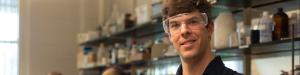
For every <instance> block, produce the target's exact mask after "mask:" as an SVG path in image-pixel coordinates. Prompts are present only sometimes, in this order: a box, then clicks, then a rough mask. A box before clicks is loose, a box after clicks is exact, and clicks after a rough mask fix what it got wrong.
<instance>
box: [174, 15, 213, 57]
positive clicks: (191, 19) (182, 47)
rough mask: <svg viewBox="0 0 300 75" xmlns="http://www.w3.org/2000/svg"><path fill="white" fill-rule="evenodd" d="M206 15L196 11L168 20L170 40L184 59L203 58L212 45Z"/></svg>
mask: <svg viewBox="0 0 300 75" xmlns="http://www.w3.org/2000/svg"><path fill="white" fill-rule="evenodd" d="M205 19H206V20H207V17H206V15H205V16H203V15H201V13H199V12H197V11H195V12H191V13H187V14H186V15H182V16H176V17H173V18H172V17H171V19H168V28H169V39H170V41H171V42H172V43H173V46H174V47H175V48H176V50H177V52H179V55H180V56H181V57H182V58H195V57H199V56H201V55H202V54H203V53H204V51H205V50H207V48H208V46H209V45H208V44H210V43H209V42H210V39H209V38H210V35H211V33H210V30H208V29H207V28H206V25H207V21H206V23H205Z"/></svg>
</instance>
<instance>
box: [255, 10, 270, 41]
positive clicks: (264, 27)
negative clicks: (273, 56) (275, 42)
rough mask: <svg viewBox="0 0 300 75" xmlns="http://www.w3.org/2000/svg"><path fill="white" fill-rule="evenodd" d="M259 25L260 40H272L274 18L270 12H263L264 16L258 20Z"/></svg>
mask: <svg viewBox="0 0 300 75" xmlns="http://www.w3.org/2000/svg"><path fill="white" fill-rule="evenodd" d="M258 26H259V30H260V33H259V36H260V37H259V42H260V43H264V42H270V41H272V28H273V26H274V22H273V20H272V19H271V18H270V17H269V13H268V12H263V15H262V18H261V19H259V21H258Z"/></svg>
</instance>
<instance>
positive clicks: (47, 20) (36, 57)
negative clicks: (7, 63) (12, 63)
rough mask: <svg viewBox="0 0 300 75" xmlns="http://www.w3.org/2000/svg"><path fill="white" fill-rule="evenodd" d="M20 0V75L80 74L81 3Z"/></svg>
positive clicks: (62, 0) (71, 0)
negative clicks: (78, 39)
mask: <svg viewBox="0 0 300 75" xmlns="http://www.w3.org/2000/svg"><path fill="white" fill-rule="evenodd" d="M20 1H21V2H20V4H21V5H20V12H21V15H20V16H21V19H20V33H21V34H20V75H46V74H47V73H48V72H50V71H60V72H62V73H63V75H78V73H77V71H78V70H77V69H76V54H77V50H78V49H77V46H78V45H77V44H76V34H77V33H78V32H79V25H80V16H79V7H80V4H79V0H20Z"/></svg>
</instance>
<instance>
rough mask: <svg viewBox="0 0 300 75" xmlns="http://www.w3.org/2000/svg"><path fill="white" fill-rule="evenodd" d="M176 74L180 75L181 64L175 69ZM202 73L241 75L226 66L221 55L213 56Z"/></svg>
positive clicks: (205, 74) (207, 74)
mask: <svg viewBox="0 0 300 75" xmlns="http://www.w3.org/2000/svg"><path fill="white" fill-rule="evenodd" d="M176 75H182V65H180V66H179V68H178V69H177V72H176ZM203 75H243V74H240V73H238V72H236V71H233V70H232V69H229V68H227V67H226V66H225V65H224V63H223V61H222V59H221V57H220V56H217V57H215V58H214V59H213V60H212V61H211V62H210V63H209V64H208V66H207V67H206V69H205V71H204V72H203Z"/></svg>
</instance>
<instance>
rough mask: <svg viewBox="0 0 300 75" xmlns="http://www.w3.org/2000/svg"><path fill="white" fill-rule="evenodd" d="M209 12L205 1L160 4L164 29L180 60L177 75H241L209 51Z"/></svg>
mask: <svg viewBox="0 0 300 75" xmlns="http://www.w3.org/2000/svg"><path fill="white" fill-rule="evenodd" d="M210 10H211V4H210V3H209V2H207V0H163V7H162V12H163V27H164V30H165V33H166V34H167V35H168V37H169V39H170V41H171V43H172V44H173V46H174V47H175V49H176V50H177V52H178V54H179V56H180V60H181V65H180V66H179V68H178V69H177V73H176V75H241V74H239V73H237V72H236V71H233V70H231V69H229V68H227V67H225V65H224V64H223V62H222V60H221V57H220V56H214V55H213V53H212V51H211V49H212V48H211V43H210V41H211V38H212V33H213V23H212V20H211V19H210V17H211V12H210Z"/></svg>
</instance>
